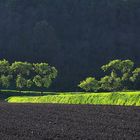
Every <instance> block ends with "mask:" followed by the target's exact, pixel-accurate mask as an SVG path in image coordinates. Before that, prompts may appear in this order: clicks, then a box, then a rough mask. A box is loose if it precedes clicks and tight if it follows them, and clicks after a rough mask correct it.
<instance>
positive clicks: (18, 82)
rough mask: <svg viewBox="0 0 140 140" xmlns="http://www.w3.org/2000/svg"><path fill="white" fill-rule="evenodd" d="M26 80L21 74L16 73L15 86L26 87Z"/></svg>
mask: <svg viewBox="0 0 140 140" xmlns="http://www.w3.org/2000/svg"><path fill="white" fill-rule="evenodd" d="M26 85H27V81H26V79H25V78H23V77H22V76H21V75H18V76H17V78H16V87H17V88H19V89H22V88H24V87H26Z"/></svg>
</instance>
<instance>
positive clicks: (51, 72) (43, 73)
mask: <svg viewBox="0 0 140 140" xmlns="http://www.w3.org/2000/svg"><path fill="white" fill-rule="evenodd" d="M33 66H34V72H35V74H36V75H35V76H34V78H33V82H34V83H35V85H36V86H37V87H45V88H49V87H50V85H51V83H52V81H53V80H54V79H55V78H56V76H57V73H58V72H57V70H56V68H55V67H51V66H49V64H48V63H36V64H33Z"/></svg>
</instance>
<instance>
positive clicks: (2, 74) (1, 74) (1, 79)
mask: <svg viewBox="0 0 140 140" xmlns="http://www.w3.org/2000/svg"><path fill="white" fill-rule="evenodd" d="M12 77H13V76H12V73H11V69H10V64H9V62H8V61H7V60H5V59H4V60H0V83H1V86H2V87H4V88H8V87H9V86H10V82H11V80H12Z"/></svg>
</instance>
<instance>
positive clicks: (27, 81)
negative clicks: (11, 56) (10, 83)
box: [11, 61, 33, 89]
mask: <svg viewBox="0 0 140 140" xmlns="http://www.w3.org/2000/svg"><path fill="white" fill-rule="evenodd" d="M11 70H12V72H13V76H14V79H15V80H16V81H15V82H16V87H18V88H20V89H22V88H24V87H27V88H30V87H31V86H32V83H31V82H32V73H33V66H32V64H31V63H29V62H20V61H18V62H14V63H12V65H11Z"/></svg>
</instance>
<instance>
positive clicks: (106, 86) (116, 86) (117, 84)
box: [100, 76, 122, 91]
mask: <svg viewBox="0 0 140 140" xmlns="http://www.w3.org/2000/svg"><path fill="white" fill-rule="evenodd" d="M100 84H101V89H102V90H105V91H118V90H120V89H121V86H122V85H121V79H120V78H117V77H112V76H105V77H103V78H101V80H100Z"/></svg>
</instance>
